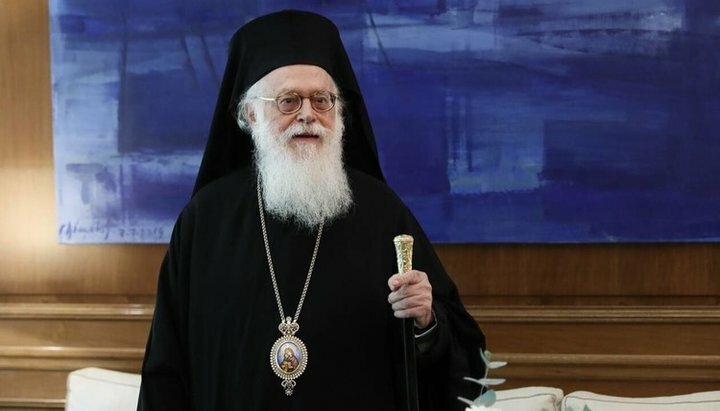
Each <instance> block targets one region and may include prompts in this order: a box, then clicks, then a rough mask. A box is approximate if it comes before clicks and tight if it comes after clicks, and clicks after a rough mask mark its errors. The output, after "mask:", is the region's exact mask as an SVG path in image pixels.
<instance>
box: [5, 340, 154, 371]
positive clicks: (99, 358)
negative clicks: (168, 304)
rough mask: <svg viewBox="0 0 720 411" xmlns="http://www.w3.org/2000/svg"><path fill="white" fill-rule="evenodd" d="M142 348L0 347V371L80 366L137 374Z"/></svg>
mask: <svg viewBox="0 0 720 411" xmlns="http://www.w3.org/2000/svg"><path fill="white" fill-rule="evenodd" d="M144 351H145V350H144V348H127V347H109V348H95V347H48V346H42V347H16V346H0V371H1V370H34V371H73V370H77V369H79V368H84V367H100V368H109V369H114V370H119V371H128V372H139V370H140V366H141V364H142V359H143V355H144Z"/></svg>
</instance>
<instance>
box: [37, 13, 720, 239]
mask: <svg viewBox="0 0 720 411" xmlns="http://www.w3.org/2000/svg"><path fill="white" fill-rule="evenodd" d="M50 7H51V19H50V21H51V52H52V86H53V119H54V125H53V127H54V155H55V170H56V183H57V184H56V186H57V206H58V222H57V234H58V238H59V241H61V242H64V243H116V242H129V243H135V242H166V241H168V239H169V236H170V233H171V230H172V226H173V224H174V221H175V218H176V217H177V215H178V214H179V212H180V211H181V209H182V207H183V205H184V204H185V203H186V202H187V201H188V199H189V197H190V192H191V188H192V185H193V182H194V177H195V174H196V172H197V169H198V166H199V162H200V158H201V155H202V150H203V147H204V144H205V139H206V136H207V130H208V127H209V124H210V119H211V113H212V110H213V108H214V104H215V99H216V95H217V90H218V87H219V83H220V77H221V75H222V72H223V69H224V65H225V59H226V51H227V43H228V40H229V38H230V36H231V35H232V34H233V32H234V31H235V30H236V29H237V28H238V27H239V26H240V25H241V24H242V23H244V22H246V21H248V20H250V19H252V18H253V17H256V16H258V15H261V14H265V13H267V12H271V11H275V10H280V9H285V8H298V9H305V10H311V11H317V12H320V13H322V14H324V15H326V16H328V17H330V18H331V19H332V20H333V21H335V22H336V24H337V25H338V26H339V28H340V30H341V35H342V37H343V41H344V42H345V44H346V47H347V49H348V53H349V55H350V59H351V60H352V62H353V66H354V68H355V71H356V74H357V76H358V81H359V83H360V86H361V88H362V90H363V93H364V96H365V99H366V103H367V105H368V109H369V111H370V116H371V120H372V122H373V127H374V130H375V134H376V138H377V143H378V148H379V151H380V157H381V164H382V166H383V169H384V171H385V174H386V177H387V179H388V183H389V184H390V185H391V186H392V187H393V188H394V189H395V190H396V191H397V192H398V193H399V195H400V196H401V197H402V199H403V200H404V201H405V202H406V204H408V206H409V207H410V208H411V210H412V211H413V212H414V214H415V215H416V216H417V218H418V219H419V220H420V222H421V223H422V225H423V226H424V227H425V229H426V231H427V232H428V234H429V236H430V238H431V240H433V241H434V242H441V243H577V242H581V243H582V242H659V241H662V242H674V241H717V240H718V239H720V185H719V184H718V183H717V182H716V180H717V178H718V176H719V175H720V161H718V158H720V74H719V73H720V2H717V1H715V0H636V1H625V0H579V1H574V0H573V1H569V0H457V1H454V0H383V1H380V0H337V1H332V0H324V1H322V0H294V1H290V0H242V1H239V0H237V1H233V0H204V1H191V0H154V1H145V0H110V1H102V2H97V1H91V0H55V1H52V2H50Z"/></svg>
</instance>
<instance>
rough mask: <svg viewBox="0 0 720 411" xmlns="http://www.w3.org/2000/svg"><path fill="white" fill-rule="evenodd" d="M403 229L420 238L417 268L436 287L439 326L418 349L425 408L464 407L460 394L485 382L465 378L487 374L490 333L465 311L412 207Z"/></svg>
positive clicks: (470, 392)
mask: <svg viewBox="0 0 720 411" xmlns="http://www.w3.org/2000/svg"><path fill="white" fill-rule="evenodd" d="M405 215H406V218H405V220H404V221H403V225H404V227H403V229H402V232H406V233H409V234H411V235H412V236H413V237H414V239H415V244H414V249H413V267H414V268H416V269H417V270H421V271H424V272H426V273H427V275H428V277H429V279H430V284H431V285H432V289H433V310H434V312H435V319H436V321H437V329H436V330H434V331H433V332H435V333H437V334H436V335H434V336H433V337H432V338H433V343H432V345H431V346H430V347H429V348H428V349H426V350H423V351H422V352H419V353H418V357H417V362H418V393H419V395H420V409H421V410H422V411H439V410H443V411H445V410H448V411H451V410H464V409H465V404H464V403H462V402H460V401H459V400H458V399H457V397H464V398H468V399H474V398H476V397H477V396H478V395H479V394H480V386H479V385H477V384H475V383H473V382H469V381H465V380H464V379H463V378H464V377H472V378H482V377H483V375H484V371H485V368H484V367H485V365H484V363H483V361H482V359H481V358H480V350H484V349H485V336H484V335H483V333H482V331H481V330H480V328H479V327H478V325H477V323H476V322H475V320H474V319H473V318H472V316H471V315H470V314H468V312H467V311H466V310H465V307H464V306H463V304H462V302H461V301H460V296H459V294H458V291H457V287H455V284H454V283H453V282H452V280H451V279H450V277H449V276H448V274H447V273H446V272H445V269H444V268H443V266H442V263H441V262H440V260H439V258H438V257H437V255H436V254H435V251H434V249H433V247H432V245H431V244H430V241H429V240H428V238H427V236H426V235H425V233H424V231H423V230H422V228H420V225H419V224H418V222H417V220H415V217H414V216H413V215H412V213H411V212H410V211H409V210H406V214H405Z"/></svg>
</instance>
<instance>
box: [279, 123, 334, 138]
mask: <svg viewBox="0 0 720 411" xmlns="http://www.w3.org/2000/svg"><path fill="white" fill-rule="evenodd" d="M298 135H313V136H318V137H320V138H327V137H328V136H330V130H329V129H327V128H325V127H323V126H321V125H320V124H317V123H313V124H291V125H290V126H289V127H288V128H286V129H285V130H284V131H283V132H282V133H281V134H280V136H279V139H280V141H281V142H283V143H286V142H288V141H290V139H292V138H293V137H295V136H298Z"/></svg>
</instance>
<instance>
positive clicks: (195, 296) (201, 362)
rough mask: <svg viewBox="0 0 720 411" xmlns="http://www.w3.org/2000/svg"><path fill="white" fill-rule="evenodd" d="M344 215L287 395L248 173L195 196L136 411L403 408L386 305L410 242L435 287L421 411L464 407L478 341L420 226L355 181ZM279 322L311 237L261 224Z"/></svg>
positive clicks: (478, 365) (316, 282)
mask: <svg viewBox="0 0 720 411" xmlns="http://www.w3.org/2000/svg"><path fill="white" fill-rule="evenodd" d="M349 180H350V184H351V187H352V191H353V196H354V205H353V207H352V209H351V211H350V212H349V213H348V215H346V216H345V217H343V218H341V219H338V220H335V221H333V222H332V223H330V224H327V225H326V227H325V229H324V232H323V235H322V239H321V242H320V247H319V252H318V256H317V261H316V264H315V270H314V272H313V275H312V279H311V282H310V286H309V289H308V292H307V296H306V299H305V303H304V305H303V308H302V312H301V315H300V318H299V320H298V323H299V325H300V330H299V332H298V333H297V334H296V336H297V337H298V338H300V339H301V340H302V341H303V342H304V343H305V345H306V346H307V350H308V358H307V359H308V362H307V368H306V370H305V372H304V373H303V374H302V375H301V376H300V377H299V378H297V386H296V387H295V390H294V392H293V394H292V395H291V396H287V395H286V394H285V392H284V390H283V388H282V387H281V385H280V383H281V380H280V378H278V377H277V376H276V375H275V374H274V373H273V371H272V368H271V365H270V350H271V347H272V345H273V343H274V342H275V340H276V339H277V338H278V337H280V332H279V331H278V329H277V326H278V324H279V323H280V314H279V310H278V307H277V303H276V300H275V296H274V294H273V288H272V283H271V279H270V273H269V269H268V263H267V259H266V256H265V249H264V246H263V239H262V232H261V228H260V220H259V209H258V204H257V196H256V191H255V190H256V183H257V182H256V177H255V174H254V172H252V171H250V170H248V169H245V170H240V171H236V172H234V173H232V174H229V175H227V176H225V177H223V178H221V179H219V180H216V181H214V182H212V183H210V184H209V185H207V186H206V187H205V188H203V189H202V190H200V191H199V192H198V193H197V194H196V195H195V196H194V198H193V199H192V201H191V202H190V203H189V204H188V205H187V207H186V208H185V209H184V210H183V212H182V214H181V216H180V218H179V219H178V221H177V224H176V226H175V229H174V232H173V235H172V240H171V243H170V247H169V249H168V252H167V255H166V257H165V260H164V262H163V264H162V268H161V271H160V279H159V285H158V293H157V304H156V307H155V316H154V318H153V322H152V328H151V332H150V337H149V340H148V344H147V350H146V354H145V361H144V363H143V380H142V388H141V395H140V401H139V405H138V409H141V410H145V411H155V410H208V411H219V410H303V411H304V410H333V409H338V410H400V409H402V406H403V404H401V403H400V402H401V401H402V399H401V395H400V393H401V390H402V387H401V386H400V385H401V375H402V355H401V354H402V347H401V334H400V333H401V331H400V329H401V328H400V325H401V322H400V321H399V320H398V319H396V318H395V317H394V316H393V314H392V310H391V307H390V304H389V303H388V301H387V298H388V294H389V292H390V290H389V288H388V285H387V280H388V278H389V277H390V276H391V275H392V274H393V273H395V272H396V271H397V267H396V260H395V251H394V246H393V242H392V240H393V237H395V236H396V235H398V234H410V235H412V236H414V237H415V248H414V258H413V267H414V268H415V269H418V270H421V271H425V272H426V273H427V274H428V276H429V277H430V282H431V284H432V287H433V308H434V310H435V314H436V318H437V320H438V328H437V329H436V331H435V332H436V333H437V334H435V336H434V338H435V341H434V343H433V345H432V347H431V348H430V349H429V350H428V351H427V352H423V353H421V354H420V355H419V356H418V373H419V393H420V407H421V409H422V410H453V409H463V408H464V405H463V404H462V403H461V402H459V401H458V400H457V399H456V397H457V396H464V397H466V398H473V397H474V396H476V395H477V386H475V385H474V384H473V383H468V382H464V381H462V377H463V376H472V377H476V378H479V377H481V376H482V372H483V365H482V362H481V360H480V357H479V350H480V349H481V348H484V345H485V342H484V337H483V335H482V333H481V332H480V330H479V328H478V327H477V325H476V324H475V322H474V320H473V319H472V317H471V316H470V315H468V314H467V312H466V311H465V310H464V309H463V307H462V305H461V303H460V300H459V298H458V294H457V290H456V288H455V286H454V284H453V283H452V281H451V280H450V279H449V277H448V276H447V274H446V273H445V271H444V269H443V267H442V266H441V264H440V262H439V260H438V259H437V256H436V255H435V253H434V251H433V249H432V247H431V245H430V243H429V242H428V240H427V237H426V236H425V234H424V233H423V231H422V229H421V228H420V227H419V225H418V223H417V222H416V220H415V219H414V217H413V216H412V215H411V213H410V212H409V211H408V210H407V208H406V207H405V206H404V205H403V203H402V202H401V201H400V200H399V199H398V198H397V196H396V195H395V194H394V193H393V192H392V191H391V190H390V189H389V188H388V187H387V186H386V185H385V184H384V183H382V182H380V181H378V180H377V179H375V178H372V177H370V176H368V175H366V174H364V173H362V172H359V171H355V170H351V171H350V172H349ZM267 230H268V238H269V242H270V249H271V253H272V258H273V262H274V267H275V272H276V276H277V282H278V287H279V291H280V296H281V298H282V303H283V306H284V310H285V315H286V316H292V315H294V314H295V309H296V307H297V304H298V299H299V298H300V293H301V291H302V288H303V284H304V282H305V279H306V275H307V270H308V267H309V264H310V259H311V256H312V252H313V246H314V242H315V236H316V233H314V232H313V233H309V232H307V231H303V230H301V229H298V228H296V226H294V225H293V224H290V223H284V222H280V221H278V220H276V219H274V218H272V217H269V216H268V218H267Z"/></svg>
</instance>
